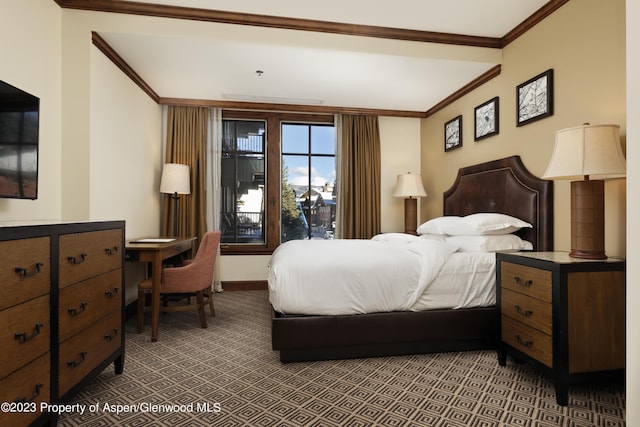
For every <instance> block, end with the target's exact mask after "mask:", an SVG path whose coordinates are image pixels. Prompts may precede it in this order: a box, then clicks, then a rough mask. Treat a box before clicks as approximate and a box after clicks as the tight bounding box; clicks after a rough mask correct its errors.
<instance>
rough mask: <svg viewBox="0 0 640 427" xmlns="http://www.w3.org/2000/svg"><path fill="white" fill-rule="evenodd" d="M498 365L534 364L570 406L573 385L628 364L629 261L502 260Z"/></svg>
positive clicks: (547, 256)
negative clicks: (511, 362)
mask: <svg viewBox="0 0 640 427" xmlns="http://www.w3.org/2000/svg"><path fill="white" fill-rule="evenodd" d="M496 260H497V304H498V306H499V308H500V322H499V323H500V336H501V341H500V343H499V346H498V361H499V363H500V365H502V366H505V365H506V358H507V353H512V354H514V355H515V356H516V357H518V358H521V359H525V360H532V361H535V362H536V363H537V364H538V365H540V366H541V367H542V368H543V369H546V370H548V371H549V372H550V373H551V376H552V378H553V381H554V385H555V390H556V401H557V403H558V404H559V405H566V404H567V402H568V385H569V383H570V382H571V381H574V380H576V381H578V380H589V379H593V378H595V377H596V376H598V375H602V376H610V374H611V371H622V370H624V367H625V262H624V261H623V260H621V259H616V258H609V259H607V260H603V261H591V260H577V259H575V258H570V257H569V256H568V254H567V253H565V252H520V253H514V254H502V253H498V254H497V255H496Z"/></svg>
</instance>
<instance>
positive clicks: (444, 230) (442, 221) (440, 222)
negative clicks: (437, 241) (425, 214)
mask: <svg viewBox="0 0 640 427" xmlns="http://www.w3.org/2000/svg"><path fill="white" fill-rule="evenodd" d="M461 221H462V217H460V216H441V217H437V218H433V219H430V220H429V221H427V222H425V223H423V224H420V226H419V227H418V229H417V230H416V232H417V233H418V234H421V235H422V234H449V230H455V229H456V228H457V227H459V226H460V224H461Z"/></svg>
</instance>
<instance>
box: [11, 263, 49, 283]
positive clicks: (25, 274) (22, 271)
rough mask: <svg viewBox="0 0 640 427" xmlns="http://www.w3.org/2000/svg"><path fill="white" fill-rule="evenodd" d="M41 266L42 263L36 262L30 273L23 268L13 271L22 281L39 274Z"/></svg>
mask: <svg viewBox="0 0 640 427" xmlns="http://www.w3.org/2000/svg"><path fill="white" fill-rule="evenodd" d="M42 266H44V264H43V263H41V262H36V265H35V268H34V269H33V270H32V271H29V269H28V268H24V267H16V268H15V269H14V271H15V272H16V273H17V274H19V275H20V278H21V279H24V278H26V277H31V276H35V275H36V274H38V273H40V267H42Z"/></svg>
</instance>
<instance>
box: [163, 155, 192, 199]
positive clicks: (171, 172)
mask: <svg viewBox="0 0 640 427" xmlns="http://www.w3.org/2000/svg"><path fill="white" fill-rule="evenodd" d="M160 192H161V193H171V194H176V193H177V194H191V184H190V182H189V166H188V165H181V164H178V163H166V164H165V165H164V168H163V169H162V179H161V180H160Z"/></svg>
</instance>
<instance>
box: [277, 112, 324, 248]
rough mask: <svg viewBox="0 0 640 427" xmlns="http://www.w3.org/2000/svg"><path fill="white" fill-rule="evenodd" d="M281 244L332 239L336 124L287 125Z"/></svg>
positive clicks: (283, 144) (284, 152)
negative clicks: (303, 240)
mask: <svg viewBox="0 0 640 427" xmlns="http://www.w3.org/2000/svg"><path fill="white" fill-rule="evenodd" d="M281 140H282V142H281V145H282V174H281V179H282V186H281V209H282V213H281V227H280V230H281V233H282V235H281V241H282V242H286V241H287V240H295V239H332V238H333V236H334V232H335V221H336V143H335V142H336V140H335V132H334V127H333V126H332V125H315V124H303V123H283V124H282V131H281Z"/></svg>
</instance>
